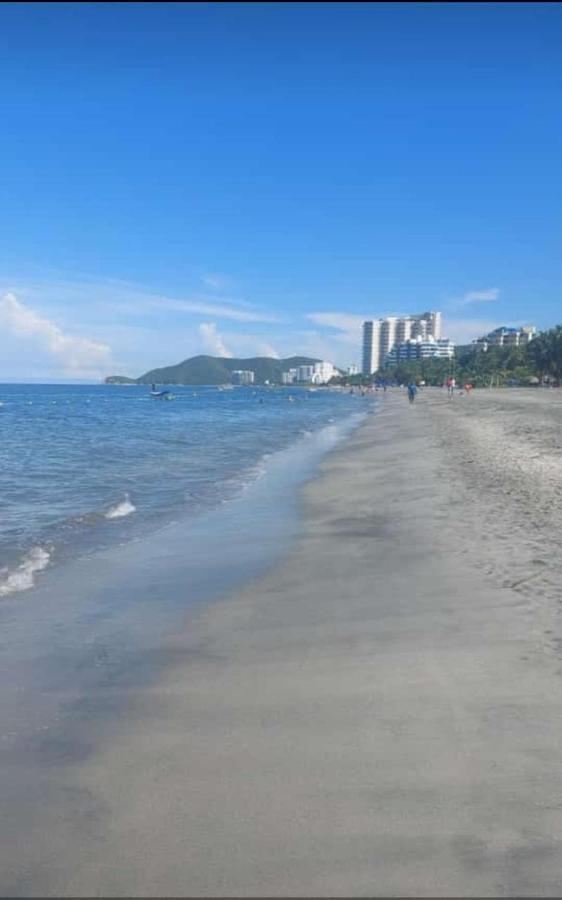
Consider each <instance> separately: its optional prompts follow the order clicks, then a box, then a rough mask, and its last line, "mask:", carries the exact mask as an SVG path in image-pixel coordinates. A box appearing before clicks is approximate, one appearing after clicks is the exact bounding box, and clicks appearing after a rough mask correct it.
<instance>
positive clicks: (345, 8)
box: [0, 3, 562, 380]
mask: <svg viewBox="0 0 562 900" xmlns="http://www.w3.org/2000/svg"><path fill="white" fill-rule="evenodd" d="M561 46H562V6H560V5H557V4H540V3H537V4H524V3H523V4H518V3H515V4H509V3H500V4H474V5H464V4H439V3H436V4H396V5H394V4H372V5H371V4H357V5H355V4H341V5H340V4H322V3H317V4H310V5H308V4H290V3H289V4H267V3H264V4H224V5H222V4H212V3H211V4H194V5H189V4H151V3H146V4H138V5H137V4H134V3H131V4H119V3H113V4H95V3H82V4H80V3H74V4H49V3H44V4H9V3H4V4H2V5H1V6H0V110H1V121H2V126H3V127H2V135H3V139H2V141H1V142H0V179H1V181H0V183H1V192H0V197H1V208H2V216H1V225H0V228H1V234H0V298H2V299H0V378H2V379H4V380H6V379H8V378H9V379H14V378H15V379H20V380H25V379H58V378H60V379H63V378H94V379H95V378H99V377H100V376H102V375H105V374H107V373H108V372H113V371H118V372H124V373H127V374H133V375H135V374H140V373H141V372H142V371H144V370H145V369H148V368H150V367H152V366H154V365H159V364H168V363H173V362H176V361H178V360H180V359H183V358H185V357H187V356H191V355H193V354H195V353H199V352H212V353H217V354H222V353H230V354H233V355H237V356H238V355H242V356H244V355H247V356H250V355H255V354H257V353H259V354H272V353H275V354H278V355H281V356H284V355H289V354H292V353H294V352H299V353H310V354H312V355H315V356H322V357H325V358H328V359H331V360H332V361H334V362H335V363H339V364H346V363H349V362H353V361H358V359H359V342H360V334H359V325H360V322H361V320H362V319H363V317H365V316H369V317H372V316H378V315H385V314H392V313H406V312H415V311H421V310H422V309H425V308H427V307H431V308H437V309H442V310H443V312H444V321H445V330H446V332H448V333H449V334H450V336H451V337H453V338H454V339H457V340H463V341H466V340H470V339H471V338H473V337H476V336H477V335H478V334H480V333H482V332H483V331H485V330H488V329H489V328H491V327H494V326H496V325H498V324H504V323H505V324H515V323H519V322H521V323H527V322H533V323H535V324H536V325H537V326H539V327H541V328H545V327H548V326H551V325H553V324H555V323H556V322H560V321H562V303H561V292H560V284H561V275H562V254H561V237H562V229H561V224H562V178H561V168H560V160H561V159H562V108H561V107H562V53H561V52H560V47H561Z"/></svg>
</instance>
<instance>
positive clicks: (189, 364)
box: [105, 356, 318, 385]
mask: <svg viewBox="0 0 562 900" xmlns="http://www.w3.org/2000/svg"><path fill="white" fill-rule="evenodd" d="M315 362H318V360H317V359H312V358H311V357H308V356H291V357H289V358H288V359H270V358H269V357H267V356H255V357H252V358H251V359H233V358H223V357H220V356H193V357H192V358H191V359H184V361H183V362H181V363H178V364H177V365H176V366H165V367H164V368H162V369H151V371H150V372H145V374H144V375H141V376H140V378H137V379H129V378H125V377H124V376H121V375H110V376H109V377H108V378H106V379H105V383H106V384H126V383H129V384H130V383H131V382H134V383H136V384H199V385H201V384H228V383H229V382H230V381H231V373H232V372H233V371H234V370H235V369H249V370H251V371H252V372H254V374H255V383H256V384H264V383H265V382H266V381H269V382H276V383H279V382H280V381H281V374H282V373H283V372H287V371H288V370H289V369H295V368H297V366H311V365H313V364H314V363H315Z"/></svg>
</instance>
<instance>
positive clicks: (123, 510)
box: [105, 494, 136, 519]
mask: <svg viewBox="0 0 562 900" xmlns="http://www.w3.org/2000/svg"><path fill="white" fill-rule="evenodd" d="M135 510H136V506H135V505H134V504H133V503H131V501H130V499H129V495H128V494H125V499H124V500H121V501H120V502H119V503H116V504H115V506H112V507H111V509H108V511H107V512H106V514H105V518H106V519H122V518H123V517H124V516H130V515H131V513H134V512H135Z"/></svg>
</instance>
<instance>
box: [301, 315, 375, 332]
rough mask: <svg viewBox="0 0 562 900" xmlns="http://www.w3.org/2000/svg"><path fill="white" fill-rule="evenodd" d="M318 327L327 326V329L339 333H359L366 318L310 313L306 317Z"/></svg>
mask: <svg viewBox="0 0 562 900" xmlns="http://www.w3.org/2000/svg"><path fill="white" fill-rule="evenodd" d="M306 318H307V319H309V320H310V321H311V322H315V323H316V325H325V326H326V327H327V328H335V329H337V331H345V332H355V333H356V332H358V331H360V329H361V326H362V325H363V322H364V321H365V318H367V317H366V316H358V315H353V314H351V313H340V312H320V313H308V315H307V316H306Z"/></svg>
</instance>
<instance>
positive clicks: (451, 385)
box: [408, 377, 473, 405]
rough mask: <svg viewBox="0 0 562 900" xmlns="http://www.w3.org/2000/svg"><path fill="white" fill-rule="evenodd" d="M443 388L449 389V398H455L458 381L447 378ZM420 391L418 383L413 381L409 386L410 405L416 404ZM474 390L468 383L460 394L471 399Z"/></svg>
mask: <svg viewBox="0 0 562 900" xmlns="http://www.w3.org/2000/svg"><path fill="white" fill-rule="evenodd" d="M422 384H425V382H422ZM443 387H446V388H447V396H448V397H453V396H454V393H455V390H456V388H457V381H456V379H455V378H452V377H451V378H447V381H446V382H445V384H444V385H443ZM418 390H419V388H418V385H417V384H416V382H415V381H411V382H410V384H409V385H408V400H409V401H410V405H411V404H412V403H414V402H415V399H416V395H417V393H418ZM472 390H473V385H472V384H470V383H468V382H467V384H465V385H463V390H462V391H460V394H463V393H464V394H466V395H467V396H468V397H470V394H471V393H472Z"/></svg>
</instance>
